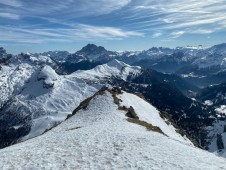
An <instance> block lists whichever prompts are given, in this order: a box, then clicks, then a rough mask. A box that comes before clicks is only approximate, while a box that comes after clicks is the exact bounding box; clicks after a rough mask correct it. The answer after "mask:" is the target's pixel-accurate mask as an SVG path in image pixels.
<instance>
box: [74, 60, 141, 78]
mask: <svg viewBox="0 0 226 170" xmlns="http://www.w3.org/2000/svg"><path fill="white" fill-rule="evenodd" d="M140 72H141V67H138V66H130V65H128V64H125V63H124V62H122V61H118V60H116V59H114V60H112V61H110V62H108V63H106V64H103V65H99V66H97V67H95V68H93V69H91V70H86V71H81V70H80V71H76V72H74V73H73V74H72V75H73V76H76V77H79V78H85V79H88V80H97V79H104V78H109V77H120V78H122V79H126V78H127V77H128V76H129V75H131V74H132V75H137V74H139V73H140Z"/></svg>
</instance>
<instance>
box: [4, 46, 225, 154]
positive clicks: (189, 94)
mask: <svg viewBox="0 0 226 170" xmlns="http://www.w3.org/2000/svg"><path fill="white" fill-rule="evenodd" d="M225 61H226V44H220V45H216V46H213V47H209V48H204V47H202V46H198V47H177V48H175V49H170V48H163V47H159V48H157V47H153V48H150V49H149V50H146V51H134V52H132V51H131V52H128V51H127V52H114V51H108V50H106V49H105V48H104V47H98V46H96V45H94V44H88V45H87V46H85V47H83V48H82V49H81V50H79V51H77V52H75V53H69V52H67V51H50V52H45V53H40V54H38V53H36V54H32V53H26V54H25V53H21V54H18V55H11V54H7V52H6V51H5V50H4V49H3V48H0V147H1V148H3V147H6V146H9V145H12V144H15V143H18V142H21V141H25V140H27V139H30V138H33V137H36V136H39V135H41V134H44V133H46V132H47V131H49V130H51V129H52V128H54V127H55V126H57V125H58V124H60V123H62V122H64V120H65V119H67V118H68V117H70V115H71V114H72V112H73V110H74V109H75V108H76V107H78V106H79V105H80V104H81V102H82V101H84V100H86V99H89V98H90V97H91V96H93V95H94V94H95V93H96V92H97V91H99V90H100V89H101V88H102V87H105V86H106V87H109V88H110V89H111V88H112V87H120V89H122V90H124V91H125V93H126V92H130V93H133V94H136V95H139V96H140V97H142V98H144V99H145V100H146V101H147V102H148V103H149V104H151V105H152V106H153V107H155V108H156V109H158V110H159V111H160V112H161V114H162V115H165V116H166V117H167V119H168V120H170V123H171V124H173V125H174V126H175V127H176V128H177V130H178V132H180V133H179V134H180V135H182V136H184V135H185V136H187V138H188V139H189V140H190V141H191V142H192V143H193V145H196V146H199V147H202V148H205V149H207V150H209V151H211V152H217V153H219V154H220V155H222V156H225V155H224V153H226V149H224V147H223V148H222V145H221V146H219V143H218V142H219V140H220V141H222V142H223V143H224V142H226V137H225V134H226V131H225V129H224V128H225V127H226V126H225V125H226V114H225V113H226V111H225V110H226V102H225V99H226V97H225V96H226V94H225V92H226V86H225V83H226V81H225V80H226V72H225V70H226V65H225ZM150 114H151V113H150ZM217 141H218V142H217ZM222 142H221V143H222ZM225 144H226V143H225ZM225 157H226V156H225Z"/></svg>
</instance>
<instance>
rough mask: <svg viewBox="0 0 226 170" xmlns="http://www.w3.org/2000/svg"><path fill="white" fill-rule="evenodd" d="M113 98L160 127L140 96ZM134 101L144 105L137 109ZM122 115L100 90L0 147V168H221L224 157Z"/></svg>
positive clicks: (158, 120) (127, 95)
mask: <svg viewBox="0 0 226 170" xmlns="http://www.w3.org/2000/svg"><path fill="white" fill-rule="evenodd" d="M118 97H120V98H121V100H122V104H125V105H126V104H127V105H133V106H134V109H135V111H136V112H137V114H138V116H139V117H140V119H142V120H145V121H147V122H148V123H153V124H155V125H158V126H160V128H162V129H164V128H163V127H162V125H163V124H162V123H164V121H162V122H161V120H160V119H159V117H158V115H157V114H158V113H157V111H156V110H155V109H154V108H153V106H151V105H150V106H148V108H146V107H147V105H148V103H145V102H144V101H143V99H141V98H139V97H136V96H134V95H132V94H128V93H125V92H123V93H122V94H120V96H118ZM134 104H136V105H137V106H135V105H134ZM139 104H140V106H143V107H142V108H144V107H145V109H144V110H143V109H142V110H137V109H139V108H138V105H139ZM149 108H150V109H151V110H150V112H149V114H147V112H146V111H147V110H149ZM146 109H147V110H146ZM127 119H128V118H127V116H126V115H125V111H123V110H119V109H118V105H116V104H115V103H114V99H113V97H112V94H111V93H109V92H104V93H102V94H101V95H97V96H95V97H94V98H93V99H92V100H91V101H90V102H89V103H88V105H87V107H86V108H85V109H81V110H79V111H77V112H76V114H75V115H73V116H72V117H70V118H69V119H68V120H66V121H65V122H63V123H62V124H60V125H59V126H57V127H56V128H54V129H52V130H50V131H49V132H47V133H45V134H44V135H42V136H39V137H37V138H34V139H30V140H28V141H25V142H23V143H20V144H17V145H14V146H11V147H8V148H5V149H2V150H0V157H1V159H0V167H2V168H3V169H4V170H7V169H25V170H27V169H36V168H37V169H42V168H44V169H175V170H177V169H185V170H186V169H200V170H201V169H225V168H226V165H225V159H223V158H220V157H217V156H215V155H214V154H211V153H208V152H206V151H203V150H201V149H198V148H196V147H194V146H192V145H190V144H189V143H186V141H185V143H184V142H181V141H177V140H175V138H174V137H173V136H169V137H167V136H165V135H163V134H160V133H158V132H154V131H148V130H147V129H146V128H145V127H143V126H140V125H138V124H135V123H131V122H128V120H127ZM150 121H152V122H150ZM165 132H166V131H165ZM169 135H170V134H169ZM175 137H176V136H175ZM176 138H177V137H176ZM185 158H186V159H185Z"/></svg>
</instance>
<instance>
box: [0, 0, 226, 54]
mask: <svg viewBox="0 0 226 170" xmlns="http://www.w3.org/2000/svg"><path fill="white" fill-rule="evenodd" d="M0 23H1V25H0V37H1V38H0V46H3V47H4V48H6V49H7V51H8V52H11V53H18V52H21V51H24V52H27V51H29V52H43V51H49V50H67V51H70V52H74V51H76V50H79V49H80V48H81V47H82V46H85V45H86V44H87V43H94V44H97V45H102V46H104V47H106V48H107V49H109V50H118V51H121V50H143V49H148V48H150V47H152V46H164V47H176V46H186V45H204V46H211V45H214V44H219V43H223V42H226V29H225V28H226V0H199V1H197V0H54V1H47V0H0Z"/></svg>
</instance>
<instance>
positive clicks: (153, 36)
mask: <svg viewBox="0 0 226 170" xmlns="http://www.w3.org/2000/svg"><path fill="white" fill-rule="evenodd" d="M161 35H162V33H161V32H156V33H154V34H153V35H152V38H157V37H160V36H161Z"/></svg>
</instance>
